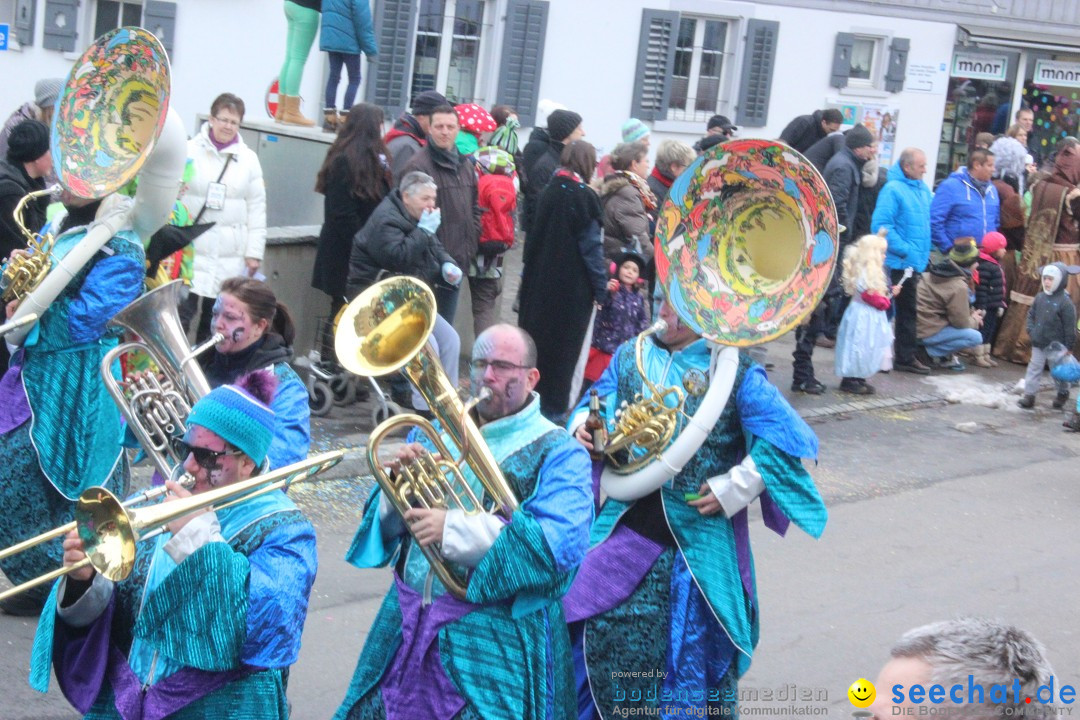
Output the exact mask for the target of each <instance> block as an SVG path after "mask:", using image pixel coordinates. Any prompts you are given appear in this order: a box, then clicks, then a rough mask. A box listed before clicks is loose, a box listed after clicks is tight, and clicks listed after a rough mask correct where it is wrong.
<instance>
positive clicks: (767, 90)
mask: <svg viewBox="0 0 1080 720" xmlns="http://www.w3.org/2000/svg"><path fill="white" fill-rule="evenodd" d="M779 35H780V23H778V22H776V21H775V20H750V21H748V22H747V23H746V51H745V52H744V54H743V62H742V70H741V75H742V77H741V80H740V82H739V104H738V107H737V108H736V113H735V123H736V124H738V125H741V126H746V127H764V126H765V123H766V122H768V120H769V95H770V94H771V93H772V78H773V66H774V65H775V64H776V43H777V40H778V37H779Z"/></svg>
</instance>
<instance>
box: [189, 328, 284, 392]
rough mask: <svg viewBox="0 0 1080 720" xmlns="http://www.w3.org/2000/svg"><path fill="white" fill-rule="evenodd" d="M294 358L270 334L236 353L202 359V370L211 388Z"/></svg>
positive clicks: (281, 341)
mask: <svg viewBox="0 0 1080 720" xmlns="http://www.w3.org/2000/svg"><path fill="white" fill-rule="evenodd" d="M292 358H293V351H292V348H291V347H290V346H288V345H286V344H285V339H284V338H282V337H281V336H280V335H278V334H277V333H276V332H268V333H266V334H265V335H263V336H262V337H261V338H259V340H258V341H256V342H254V343H252V344H251V345H250V346H249V347H247V348H246V349H244V350H241V351H240V352H236V353H219V352H218V351H217V350H211V351H210V352H208V353H206V354H204V355H201V356H200V357H199V364H200V365H201V366H202V369H203V372H204V373H205V374H206V379H207V380H208V381H209V382H210V387H215V388H216V387H219V386H221V385H225V384H228V383H234V382H236V379H237V378H238V377H240V376H241V375H246V374H248V373H249V372H254V371H255V370H264V369H266V368H268V367H271V366H273V365H276V364H278V363H282V362H289V361H290V360H292Z"/></svg>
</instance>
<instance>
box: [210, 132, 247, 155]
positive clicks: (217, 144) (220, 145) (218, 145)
mask: <svg viewBox="0 0 1080 720" xmlns="http://www.w3.org/2000/svg"><path fill="white" fill-rule="evenodd" d="M206 134H207V136H208V137H209V138H210V142H211V143H212V144H213V146H214V147H215V148H217V150H218V152H221V151H222V150H224V149H225V148H227V147H229V146H230V145H235V144H236V143H237V142H239V141H240V133H236V134H235V135H233V139H232V140H230V141H229V142H225V143H223V142H219V141H218V139H217V138H216V137H214V130H213V128H211V129H210V130H208V132H207V133H206Z"/></svg>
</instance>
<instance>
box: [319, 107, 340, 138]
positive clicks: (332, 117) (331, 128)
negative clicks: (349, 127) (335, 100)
mask: <svg viewBox="0 0 1080 720" xmlns="http://www.w3.org/2000/svg"><path fill="white" fill-rule="evenodd" d="M322 129H323V132H328V133H336V132H337V131H338V130H340V129H341V117H340V116H339V115H338V112H337V109H336V108H326V109H325V110H323V124H322Z"/></svg>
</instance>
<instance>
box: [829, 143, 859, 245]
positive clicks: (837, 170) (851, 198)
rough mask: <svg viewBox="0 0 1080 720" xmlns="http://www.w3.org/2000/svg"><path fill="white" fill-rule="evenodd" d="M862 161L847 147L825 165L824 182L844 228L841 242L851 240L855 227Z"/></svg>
mask: <svg viewBox="0 0 1080 720" xmlns="http://www.w3.org/2000/svg"><path fill="white" fill-rule="evenodd" d="M862 165H863V161H862V160H859V158H857V157H855V153H853V152H852V151H851V149H850V148H848V147H843V148H841V149H840V152H838V153H836V154H835V155H833V156H832V159H830V160H829V162H828V164H827V165H826V166H825V172H824V173H823V175H824V176H825V184H826V185H828V186H829V191H830V192H831V193H832V196H833V201H834V202H835V203H836V217H837V219H838V220H839V221H840V224H841V225H843V226H844V227H845V228H846V230H844V232H843V234H842V235H840V242H841V243H842V244H845V243H848V242H851V240H852V239H853V238H852V229H853V228H854V227H855V212H856V211H857V210H858V209H859V188H860V186H861V185H862Z"/></svg>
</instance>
